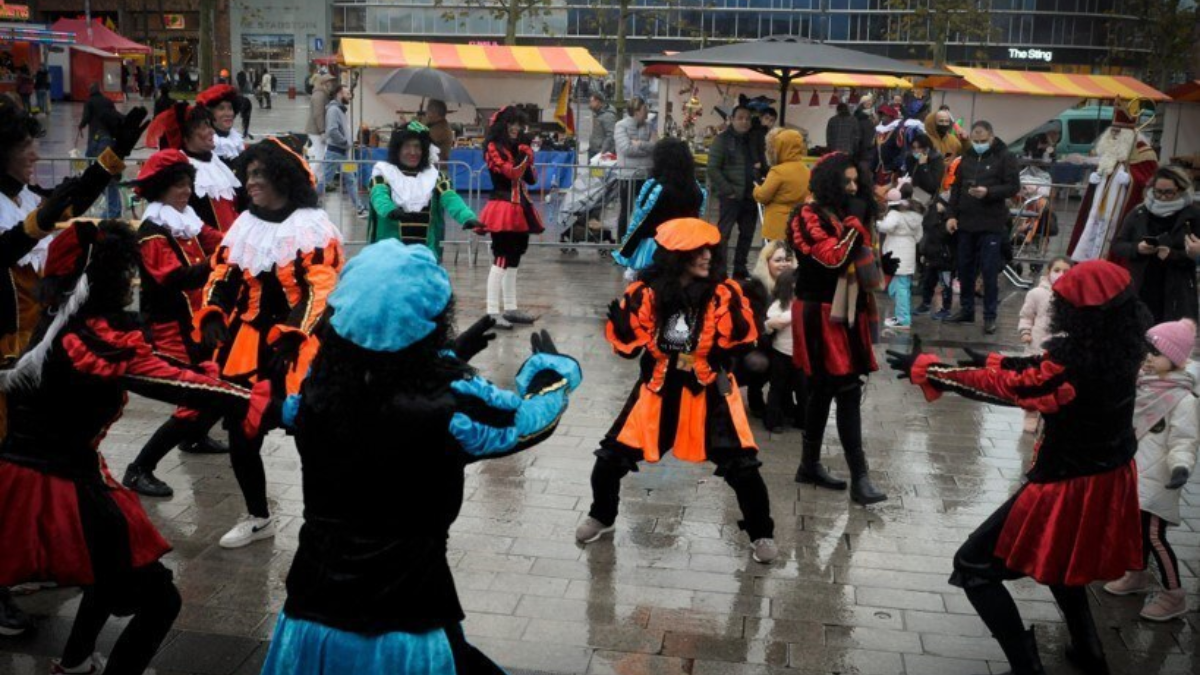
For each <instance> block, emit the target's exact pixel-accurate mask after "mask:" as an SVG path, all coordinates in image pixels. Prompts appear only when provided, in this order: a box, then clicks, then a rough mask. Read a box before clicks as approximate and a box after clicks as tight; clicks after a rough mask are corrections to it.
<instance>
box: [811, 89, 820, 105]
mask: <svg viewBox="0 0 1200 675" xmlns="http://www.w3.org/2000/svg"><path fill="white" fill-rule="evenodd" d="M820 106H821V95H820V94H818V93H817V90H816V89H813V95H812V98H810V99H808V107H810V108H819V107H820Z"/></svg>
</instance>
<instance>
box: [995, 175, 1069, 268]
mask: <svg viewBox="0 0 1200 675" xmlns="http://www.w3.org/2000/svg"><path fill="white" fill-rule="evenodd" d="M1020 180H1021V191H1020V192H1019V193H1017V195H1016V196H1015V197H1013V200H1012V208H1011V209H1010V211H1009V212H1010V213H1011V215H1012V228H1011V230H1010V241H1009V246H1010V247H1011V251H1012V258H1011V259H1010V260H1009V261H1008V263H1007V264H1006V265H1005V267H1004V277H1005V278H1006V279H1008V280H1009V281H1010V282H1011V283H1012V284H1013V285H1014V286H1016V287H1017V288H1021V289H1025V290H1028V289H1030V288H1033V287H1034V285H1036V284H1037V278H1038V274H1039V273H1040V272H1041V268H1042V263H1041V262H1031V263H1030V265H1029V274H1028V275H1026V274H1025V265H1024V263H1023V262H1021V261H1022V260H1029V259H1030V258H1035V259H1042V258H1044V257H1045V256H1046V253H1047V252H1048V251H1049V248H1050V239H1051V238H1052V237H1054V235H1056V234H1058V218H1057V216H1055V214H1054V209H1053V207H1052V204H1053V188H1052V186H1051V178H1050V174H1049V173H1048V172H1046V171H1045V170H1043V169H1040V168H1038V167H1036V166H1027V167H1025V168H1024V169H1023V170H1022V171H1021V176H1020Z"/></svg>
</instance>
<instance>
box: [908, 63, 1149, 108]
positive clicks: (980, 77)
mask: <svg viewBox="0 0 1200 675" xmlns="http://www.w3.org/2000/svg"><path fill="white" fill-rule="evenodd" d="M947 68H948V69H949V70H951V71H953V72H954V73H955V74H957V75H958V77H930V78H927V79H925V80H923V81H921V82H918V83H917V86H920V87H927V88H929V89H966V90H968V91H978V92H982V93H988V94H1023V95H1025V96H1061V97H1066V98H1098V99H1113V98H1121V99H1126V100H1128V99H1134V98H1148V99H1151V100H1154V101H1166V100H1168V98H1169V97H1168V96H1167V95H1166V94H1164V93H1162V92H1161V91H1159V90H1157V89H1155V88H1154V87H1151V86H1149V85H1147V84H1143V83H1142V82H1139V81H1137V80H1135V79H1133V78H1132V77H1125V76H1123V75H1073V74H1068V73H1039V72H1032V71H1024V70H991V69H987V68H963V67H960V66H947Z"/></svg>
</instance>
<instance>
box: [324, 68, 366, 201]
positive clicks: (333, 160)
mask: <svg viewBox="0 0 1200 675" xmlns="http://www.w3.org/2000/svg"><path fill="white" fill-rule="evenodd" d="M352 98H354V97H353V95H352V94H351V93H350V89H349V87H347V86H346V85H344V84H339V85H337V87H336V88H335V89H334V90H333V100H332V101H330V102H329V105H328V106H326V107H325V165H324V166H323V167H322V169H321V171H320V172H318V173H319V174H320V180H319V181H318V182H317V194H321V193H323V192H324V191H325V190H326V189H327V186H329V187H330V188H332V185H331V182H332V181H333V179H334V176H335V175H336V174H337V173H338V172H339V171H342V166H343V165H344V164H345V163H346V160H353V155H352V154H351V150H352V149H353V148H354V134H353V133H352V132H351V131H350V117H349V116H348V115H347V114H346V108H347V106H349V105H350V100H351V99H352ZM342 173H343V174H344V175H343V176H342V187H343V189H344V191H345V192H347V193H349V194H350V201H351V202H352V203H353V204H354V210H355V212H356V213H357V214H358V217H359V218H366V217H367V207H366V205H365V204H363V203H362V200H361V199H359V196H358V171H357V170H350V171H343V172H342ZM331 191H332V190H331Z"/></svg>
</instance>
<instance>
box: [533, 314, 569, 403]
mask: <svg viewBox="0 0 1200 675" xmlns="http://www.w3.org/2000/svg"><path fill="white" fill-rule="evenodd" d="M529 343H530V345H531V346H532V347H533V353H534V354H555V355H557V354H558V348H557V347H555V346H554V340H551V339H550V334H549V333H547V332H546V331H545V330H541V331H538V332H536V333H534V334H533V335H530V336H529ZM562 381H563V376H562V375H561V374H559V373H558V372H557V371H554V370H551V369H549V368H546V369H544V370H540V371H538V372H537V374H535V375H534V376H533V378H532V379H531V380H530V381H529V387H528V389H527V393H531V394H536V393H540V392H544V391H546V390H547V389H549V388H550V387H553V386H554V385H556V384H558V383H559V382H562Z"/></svg>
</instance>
